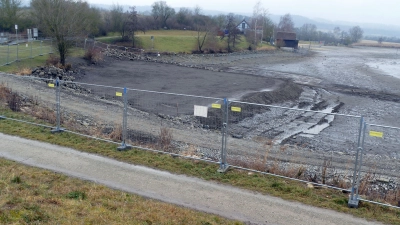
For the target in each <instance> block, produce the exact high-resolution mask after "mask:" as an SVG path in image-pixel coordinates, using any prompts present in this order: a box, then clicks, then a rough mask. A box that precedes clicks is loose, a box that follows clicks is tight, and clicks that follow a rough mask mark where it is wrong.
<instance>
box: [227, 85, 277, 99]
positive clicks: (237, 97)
mask: <svg viewBox="0 0 400 225" xmlns="http://www.w3.org/2000/svg"><path fill="white" fill-rule="evenodd" d="M268 91H273V89H272V88H266V89H261V90H260V91H244V92H241V93H239V94H235V95H233V96H232V97H230V98H228V100H229V101H240V99H241V98H242V97H243V96H245V95H247V94H251V93H258V92H268Z"/></svg>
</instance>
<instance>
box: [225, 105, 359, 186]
mask: <svg viewBox="0 0 400 225" xmlns="http://www.w3.org/2000/svg"><path fill="white" fill-rule="evenodd" d="M332 110H333V107H329V106H328V107H327V109H325V110H324V111H320V112H318V111H311V110H307V108H305V109H291V108H288V107H284V106H283V107H280V106H269V105H262V104H253V103H246V102H237V101H232V102H231V103H230V106H229V122H228V127H229V131H228V133H229V139H228V144H227V149H228V150H227V151H228V164H229V165H234V166H238V167H243V168H250V169H254V170H257V171H261V172H267V173H271V174H275V175H278V176H285V177H291V178H295V179H299V180H302V181H304V182H310V183H314V184H323V185H327V186H332V187H335V188H339V189H348V188H350V187H351V184H352V180H353V178H352V173H353V169H354V166H353V165H354V163H355V153H356V149H357V138H358V136H359V130H358V126H359V125H358V124H359V121H360V119H359V117H356V116H351V115H348V116H345V115H342V114H337V113H332Z"/></svg>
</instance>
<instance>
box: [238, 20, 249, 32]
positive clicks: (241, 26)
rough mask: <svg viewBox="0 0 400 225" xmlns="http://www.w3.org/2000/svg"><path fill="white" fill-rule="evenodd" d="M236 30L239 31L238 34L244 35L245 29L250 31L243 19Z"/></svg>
mask: <svg viewBox="0 0 400 225" xmlns="http://www.w3.org/2000/svg"><path fill="white" fill-rule="evenodd" d="M237 29H239V30H240V32H241V33H243V34H244V33H245V32H246V30H247V29H250V24H249V23H247V21H246V20H245V19H243V20H242V22H240V23H239V24H238V25H237Z"/></svg>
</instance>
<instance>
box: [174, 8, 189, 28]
mask: <svg viewBox="0 0 400 225" xmlns="http://www.w3.org/2000/svg"><path fill="white" fill-rule="evenodd" d="M192 14H193V13H192V11H191V10H190V9H188V8H180V9H179V12H178V13H177V14H176V16H175V17H176V22H177V23H178V25H179V26H180V27H179V28H180V29H182V28H191V27H192V22H193V21H192Z"/></svg>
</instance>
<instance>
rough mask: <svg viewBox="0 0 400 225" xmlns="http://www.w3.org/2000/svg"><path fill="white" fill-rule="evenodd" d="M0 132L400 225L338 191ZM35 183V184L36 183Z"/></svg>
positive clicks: (13, 125)
mask: <svg viewBox="0 0 400 225" xmlns="http://www.w3.org/2000/svg"><path fill="white" fill-rule="evenodd" d="M0 114H2V115H5V116H8V117H12V118H19V119H24V120H29V121H37V122H41V123H43V121H38V120H36V119H34V118H32V117H30V116H28V115H24V114H21V113H15V112H12V111H10V110H8V109H5V108H0ZM0 132H3V133H6V134H11V135H18V136H21V137H24V138H29V139H34V140H39V141H45V142H49V143H52V144H57V145H62V146H66V147H71V148H74V149H77V150H81V151H85V152H89V153H94V154H99V155H103V156H106V157H110V158H114V159H117V160H120V161H125V162H128V163H132V164H138V165H144V166H149V167H152V168H156V169H160V170H165V171H170V172H173V173H177V174H186V175H189V176H194V177H199V178H201V179H204V180H213V181H216V182H220V183H224V184H230V185H233V186H236V187H240V188H245V189H249V190H253V191H257V192H260V193H264V194H270V195H273V196H277V197H281V198H283V199H287V200H293V201H299V202H302V203H305V204H309V205H314V206H317V207H322V208H328V209H333V210H336V211H339V212H344V213H349V214H352V215H354V216H358V217H362V218H367V219H370V220H377V221H381V222H385V223H388V224H400V210H396V209H392V208H388V207H383V206H378V205H373V204H369V203H364V202H362V203H361V205H360V207H359V209H350V208H348V207H347V201H348V195H347V194H343V193H342V192H340V191H337V190H331V189H309V188H307V186H306V185H305V184H304V183H298V182H294V181H289V180H285V179H280V178H277V177H273V176H267V175H262V174H257V173H254V174H249V173H247V172H245V171H241V170H233V169H232V170H229V171H228V172H227V173H224V174H221V173H218V172H217V169H218V165H215V164H209V163H205V162H202V161H196V160H186V159H182V158H176V157H171V156H169V155H165V154H156V153H152V152H148V151H144V150H138V149H134V150H131V151H126V152H119V151H116V147H117V145H115V144H110V143H106V142H101V141H96V140H94V139H89V138H85V137H82V136H77V135H74V134H71V133H60V134H57V135H53V134H51V133H50V130H49V129H45V128H42V127H37V126H33V125H29V124H25V123H18V122H14V121H10V120H2V121H0ZM2 174H3V173H2ZM8 179H10V178H8ZM11 179H12V178H11ZM23 179H25V178H23ZM32 182H33V183H34V181H32ZM7 185H8V184H7ZM36 185H38V184H36ZM75 188H76V187H75ZM71 190H72V189H71ZM79 190H80V189H79Z"/></svg>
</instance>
